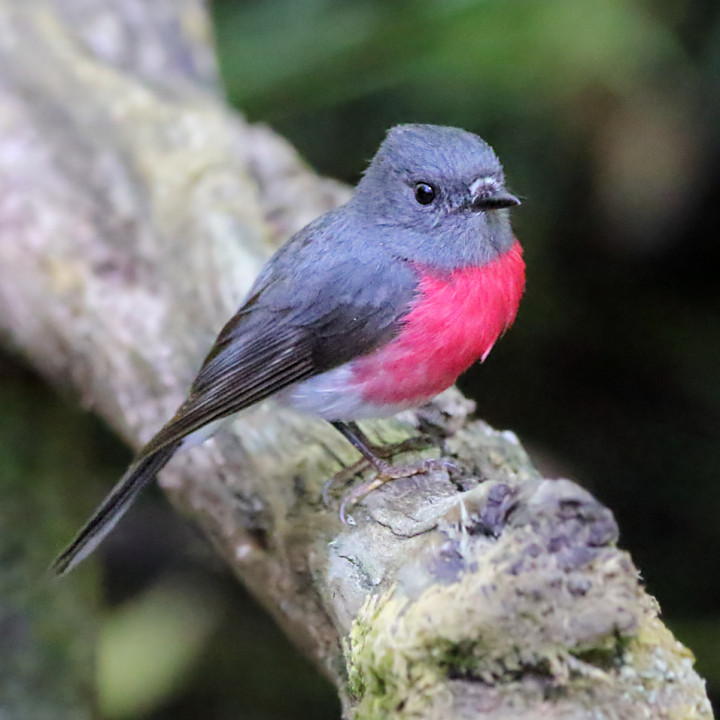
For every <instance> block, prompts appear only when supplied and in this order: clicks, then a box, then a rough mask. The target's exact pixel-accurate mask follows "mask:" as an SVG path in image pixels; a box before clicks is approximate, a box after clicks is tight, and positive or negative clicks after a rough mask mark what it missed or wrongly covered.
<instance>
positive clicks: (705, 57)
mask: <svg viewBox="0 0 720 720" xmlns="http://www.w3.org/2000/svg"><path fill="white" fill-rule="evenodd" d="M211 7H212V10H213V13H214V17H215V21H216V33H217V41H218V50H219V56H220V62H221V67H222V72H223V76H224V80H225V83H226V88H227V92H228V95H229V98H230V100H231V101H232V102H233V103H234V104H235V105H236V106H237V107H238V108H240V109H241V110H242V111H243V112H244V113H245V114H246V116H247V117H248V118H249V119H250V120H252V121H263V122H266V123H268V124H269V125H271V126H272V127H273V128H274V129H276V130H277V131H278V132H279V133H281V134H283V135H284V136H286V137H287V138H288V139H289V140H290V141H291V142H292V143H293V144H294V145H295V146H296V147H298V148H299V150H300V151H301V152H302V154H303V155H304V157H305V158H306V159H307V161H308V163H310V164H311V165H313V166H314V167H315V168H317V169H318V170H319V171H320V172H323V173H326V174H328V175H332V176H335V177H338V178H341V179H343V180H346V181H347V182H350V183H354V182H355V181H356V180H357V179H358V176H359V173H360V172H361V171H362V169H363V167H364V166H365V164H366V162H367V160H368V159H369V158H370V157H371V156H372V154H373V153H374V151H375V149H376V147H377V145H378V143H379V142H380V140H381V139H382V137H383V134H384V132H385V130H386V128H387V127H389V126H391V125H393V124H395V123H398V122H433V123H440V124H448V125H458V126H462V127H464V128H466V129H468V130H472V131H475V132H477V133H479V134H480V135H482V136H483V137H484V138H485V139H486V140H487V141H488V142H490V144H491V145H493V147H494V148H495V150H496V151H497V153H498V155H499V156H500V158H501V159H502V161H503V163H504V166H505V171H506V175H507V177H508V180H509V185H510V188H511V190H513V191H514V192H515V193H517V194H519V195H520V196H521V197H522V198H523V205H522V207H521V208H519V209H518V210H517V211H515V212H514V214H513V217H514V225H515V228H516V232H517V235H518V237H519V239H520V240H521V242H522V244H523V245H524V247H525V253H526V261H527V264H528V290H527V294H526V297H525V299H524V302H523V304H522V306H521V311H520V314H519V317H518V320H517V322H516V325H515V326H514V328H513V329H512V331H511V332H510V333H509V334H508V335H507V336H506V338H505V339H504V340H503V341H502V342H501V343H500V344H499V345H498V347H497V348H496V349H495V350H494V351H493V353H492V354H491V356H490V357H489V359H488V360H487V362H486V363H485V364H484V365H483V366H482V367H480V368H476V369H475V370H473V371H471V372H470V373H468V375H467V376H466V377H464V378H463V379H462V382H461V386H462V388H463V389H464V390H465V391H466V392H467V393H468V394H470V395H471V396H472V397H474V398H475V399H476V400H477V403H478V414H479V415H480V416H481V417H483V418H485V419H486V420H488V421H489V422H490V423H491V424H493V425H495V426H497V427H500V428H510V429H512V430H514V431H515V432H516V433H517V434H518V435H519V436H520V438H521V440H522V441H523V442H524V443H525V444H526V446H527V447H528V448H529V450H530V451H531V453H532V454H533V456H534V457H535V459H536V461H537V463H538V464H539V465H540V467H541V468H542V469H543V470H544V471H545V472H546V473H548V474H550V475H551V476H554V475H564V476H568V477H571V478H573V479H576V480H577V481H579V482H580V483H581V484H583V485H584V486H585V487H587V488H589V489H590V490H592V492H593V493H594V494H595V495H596V496H597V497H599V498H600V499H601V500H602V501H603V502H604V503H606V504H607V505H608V506H609V507H610V508H611V509H612V510H613V511H614V513H615V515H616V517H617V519H618V521H619V524H620V528H621V533H622V535H621V544H622V546H623V547H624V548H627V549H628V550H629V551H630V552H631V553H632V555H633V558H634V560H635V562H636V564H637V565H638V567H639V568H640V570H641V572H642V576H643V578H644V580H645V583H646V585H647V588H648V590H649V592H650V593H652V594H653V595H655V596H656V597H657V598H658V600H659V602H660V604H661V606H662V609H663V616H664V619H665V621H666V622H667V623H668V625H669V626H670V628H671V629H673V630H674V632H675V633H676V634H677V636H678V637H679V638H680V639H681V640H682V641H683V642H685V643H686V644H688V645H689V646H690V647H691V648H692V649H693V650H694V652H695V653H696V655H697V660H698V663H697V667H698V670H699V672H700V673H701V674H703V675H704V676H705V677H706V678H707V679H708V683H709V689H710V691H711V693H712V694H713V695H714V696H715V698H716V699H720V438H719V431H720V381H719V380H718V360H719V359H720V315H719V312H720V289H719V288H720V283H719V282H718V264H719V262H720V249H719V243H720V240H719V238H718V233H717V230H716V228H717V226H718V212H719V211H718V208H720V183H719V180H720V4H718V3H717V0H705V1H704V2H703V1H700V0H658V2H655V3H649V2H639V1H636V0H635V1H633V0H627V1H625V2H623V1H622V0H592V1H591V0H542V1H539V0H483V1H482V2H481V1H479V0H478V1H477V2H475V1H472V0H445V1H444V2H442V3H441V2H436V1H431V0H412V1H411V0H408V1H407V2H405V1H398V0H396V1H394V2H382V1H381V0H354V2H342V1H340V0H262V1H260V0H254V1H248V0H246V1H244V2H243V1H240V0H215V2H213V3H212V5H211ZM38 418H41V421H40V422H38ZM58 433H62V441H59V440H58ZM128 457H129V455H128V453H127V452H126V450H125V449H124V448H122V447H121V446H120V445H119V444H118V442H117V441H116V440H114V438H112V437H111V436H110V434H109V432H108V431H107V430H105V428H104V427H102V426H101V424H100V423H99V421H97V420H95V419H93V418H91V417H87V416H85V415H83V414H81V413H80V411H78V410H76V409H75V408H74V406H73V404H72V400H62V399H60V398H57V397H56V395H55V394H54V393H53V392H52V391H51V390H50V389H48V388H47V387H45V386H44V385H43V384H42V382H41V381H40V380H39V379H37V378H36V377H35V376H34V375H33V374H32V373H31V372H30V371H28V370H27V369H25V368H24V367H23V366H22V361H21V360H20V359H18V358H9V357H3V358H0V462H2V463H3V464H4V465H5V466H6V467H11V468H12V470H13V472H15V473H16V475H17V476H18V477H22V476H23V474H26V475H27V476H28V483H30V482H33V480H32V479H31V478H36V477H37V475H38V468H45V469H47V468H55V467H57V468H61V467H65V468H67V467H68V466H70V465H72V466H73V467H77V468H78V472H81V473H92V474H93V475H95V476H96V477H97V478H98V479H97V486H98V490H97V496H96V497H95V498H88V501H87V505H88V507H89V506H90V505H92V504H93V503H94V501H95V500H97V499H99V497H100V494H101V492H102V490H101V488H104V487H109V485H110V484H111V482H112V481H113V480H114V479H115V477H116V476H117V475H119V473H120V472H121V471H122V468H123V467H124V463H125V462H126V460H127V459H128ZM58 471H60V470H58ZM209 557H210V554H209V552H208V551H207V550H206V549H204V547H203V545H202V542H201V541H200V540H199V539H198V538H197V537H196V535H195V533H194V532H193V531H192V530H191V529H189V528H187V527H186V526H185V525H184V524H183V523H182V521H181V520H179V519H177V517H176V516H175V515H174V514H173V513H171V511H169V510H168V509H167V507H166V504H165V502H164V500H163V499H162V498H161V497H160V496H159V493H156V494H155V495H151V496H150V497H149V498H148V499H146V500H145V501H144V502H143V503H142V504H141V506H140V507H139V508H138V509H137V511H135V512H134V513H133V514H132V516H131V517H130V519H129V521H128V522H127V523H126V524H125V525H124V526H123V527H122V528H121V532H119V533H118V536H117V537H114V538H113V539H112V542H111V543H109V548H108V550H107V552H106V553H105V563H106V564H105V570H104V572H105V577H106V579H107V583H106V584H107V594H108V597H107V600H108V603H109V606H110V608H111V611H110V612H109V615H108V621H107V623H106V625H107V627H106V628H105V629H104V630H103V635H102V636H101V638H102V639H103V644H102V645H101V665H100V680H99V682H100V685H101V697H102V698H104V700H103V701H102V702H103V708H104V711H105V713H106V714H107V715H108V716H114V717H127V718H131V717H132V718H135V717H149V718H152V719H153V720H164V719H165V718H174V719H175V720H177V719H178V718H196V717H200V716H202V717H203V718H207V719H209V720H215V719H217V720H220V719H222V718H230V717H243V718H251V719H252V718H257V720H261V719H262V720H266V719H270V718H273V719H274V718H277V719H278V720H280V719H281V718H296V717H297V718H300V717H303V718H304V717H313V718H324V717H327V718H331V717H337V716H338V709H337V706H336V704H335V701H334V700H333V696H332V691H331V690H330V689H329V688H326V687H325V685H324V683H323V681H321V680H320V679H318V678H317V677H316V676H315V674H314V671H313V670H312V668H310V667H309V666H308V665H306V664H305V662H304V661H303V660H302V659H300V658H297V656H296V655H295V654H294V651H293V650H292V649H289V648H288V647H287V646H286V644H285V642H284V640H283V638H282V637H280V635H279V633H278V631H276V630H275V629H274V628H273V626H272V623H270V621H268V620H266V619H264V618H263V617H262V616H261V615H259V614H258V611H257V610H256V609H255V608H254V606H253V605H252V602H251V601H250V600H249V599H248V598H246V597H245V595H244V594H243V592H242V590H241V589H238V588H237V587H236V585H235V583H234V582H233V581H232V580H230V579H229V578H227V577H225V575H224V574H223V570H222V568H221V567H212V566H213V562H212V560H210V565H211V569H210V570H208V569H206V566H207V565H208V558H209ZM169 608H171V609H173V610H170V609H169ZM178 608H179V610H178ZM143 613H145V615H143ZM173 613H175V614H176V615H178V617H177V618H176V619H175V620H176V621H177V623H178V624H179V625H178V626H181V627H183V629H184V633H185V634H186V635H188V636H189V638H190V639H189V640H187V641H183V642H181V643H180V647H179V649H177V651H176V653H175V655H174V656H172V657H170V658H169V659H168V668H169V670H168V671H167V673H166V675H167V677H165V679H164V680H163V678H162V677H161V678H160V680H158V682H157V687H156V689H155V690H154V691H153V690H151V691H150V692H149V694H148V692H147V691H146V695H145V696H142V693H140V695H139V697H140V698H141V699H140V700H139V701H137V702H136V703H135V704H134V705H133V701H132V697H131V699H130V703H129V706H128V707H124V706H123V704H122V702H120V703H119V704H118V700H117V697H116V696H117V695H118V689H117V687H118V686H122V688H123V690H122V693H121V694H123V695H127V693H128V692H130V694H131V695H132V692H131V689H132V687H133V685H132V680H129V679H128V677H127V676H126V675H125V674H124V673H126V672H127V668H125V666H124V665H123V660H122V658H123V657H124V656H123V654H122V653H123V652H124V649H123V648H125V646H124V645H123V643H125V645H127V644H128V643H129V646H128V647H127V648H125V650H126V651H127V653H128V654H127V657H130V658H137V657H138V656H144V655H146V654H147V653H152V650H151V648H152V646H153V643H154V644H155V645H157V644H158V643H160V644H167V638H168V637H173V636H175V635H177V626H175V625H173V624H172V622H170V621H168V622H169V624H168V627H167V628H164V629H163V628H160V625H162V623H159V622H158V621H157V618H158V617H163V618H166V619H167V618H168V617H169V616H171V615H173ZM143 618H144V619H143ZM123 623H125V624H123ZM188 627H193V628H195V629H194V631H192V632H190V631H188V630H187V628H188ZM133 628H134V630H133ZM163 632H164V633H165V635H163V634H162V633H163ZM153 633H158V635H157V637H156V636H155V635H153ZM120 638H122V640H121V639H120ZM128 638H129V640H128ZM133 638H134V639H133ZM133 642H134V643H135V644H134V645H133ZM143 648H145V649H143ZM170 654H172V653H170ZM133 664H136V660H131V661H128V662H127V663H125V665H129V666H130V667H131V670H132V666H133ZM152 664H153V665H154V664H156V663H155V661H154V662H153V663H152ZM113 688H114V689H113ZM113 693H115V695H113ZM143 697H144V698H145V699H142V698H143ZM113 698H115V699H113ZM148 698H149V699H148ZM126 704H127V703H126Z"/></svg>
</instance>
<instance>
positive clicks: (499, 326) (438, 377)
mask: <svg viewBox="0 0 720 720" xmlns="http://www.w3.org/2000/svg"><path fill="white" fill-rule="evenodd" d="M420 271H421V279H420V293H419V295H418V297H417V299H416V300H415V302H414V305H413V308H412V310H411V311H410V313H409V314H408V315H407V316H406V318H405V322H404V326H403V329H402V331H401V333H400V335H398V337H396V338H395V340H393V341H392V342H391V343H390V344H389V345H387V346H385V347H384V348H381V349H379V350H376V351H375V352H373V353H371V354H370V355H367V356H365V357H363V358H360V359H358V360H356V361H355V362H354V363H353V366H352V368H353V381H354V383H357V386H358V389H359V390H360V392H361V394H362V396H363V398H364V399H365V400H366V401H368V402H371V403H376V404H393V405H406V404H407V405H415V404H421V403H422V402H424V401H426V400H429V399H430V398H432V397H434V396H435V395H437V394H438V393H439V392H442V391H443V390H445V389H446V388H448V387H450V385H452V384H453V383H454V382H455V380H456V379H457V377H458V375H460V374H461V373H462V372H464V371H465V370H467V368H469V367H470V366H471V365H472V364H473V363H474V362H476V361H477V360H484V359H485V358H486V357H487V355H488V353H489V352H490V350H491V349H492V347H493V345H494V344H495V341H496V340H497V339H498V337H500V335H501V334H502V333H503V332H504V331H505V330H506V329H507V328H508V327H509V326H510V325H511V324H512V322H513V320H514V319H515V315H516V314H517V310H518V305H519V303H520V298H521V296H522V293H523V290H524V288H525V263H524V262H523V259H522V248H521V247H520V244H519V243H518V242H517V241H515V243H514V245H513V246H512V247H511V248H510V250H509V251H508V252H506V253H505V254H503V255H501V256H500V257H498V258H496V259H495V260H493V261H492V262H490V263H488V264H487V265H484V266H482V267H469V268H462V269H459V270H454V271H452V272H450V273H445V274H442V275H440V274H438V273H433V271H431V270H428V269H426V268H420Z"/></svg>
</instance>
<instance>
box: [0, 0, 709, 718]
mask: <svg viewBox="0 0 720 720" xmlns="http://www.w3.org/2000/svg"><path fill="white" fill-rule="evenodd" d="M346 195H347V189H346V188H344V187H342V186H340V185H338V184H336V183H334V182H332V181H327V180H322V179H320V178H318V177H316V176H315V175H313V174H312V172H311V171H309V170H308V169H307V168H306V167H304V166H303V164H302V163H301V162H300V161H299V160H298V158H297V157H296V155H295V153H294V152H293V150H292V149H291V148H290V147H288V146H287V144H286V143H285V142H283V141H282V140H281V139H279V138H277V137H275V136H274V135H273V134H272V133H271V132H269V131H268V130H266V129H264V128H262V127H253V126H249V125H248V124H246V123H245V122H244V121H243V119H242V118H241V117H239V116H238V115H237V114H235V113H233V112H231V111H230V110H229V109H228V108H227V107H225V105H224V104H223V100H222V98H221V96H220V92H219V90H218V81H217V77H216V70H215V67H214V60H213V56H212V49H211V44H210V37H209V29H208V24H207V18H206V17H205V14H204V12H203V8H202V5H201V3H200V2H199V1H198V0H152V1H151V0H125V1H124V2H112V1H111V0H55V1H54V2H53V1H52V0H23V2H22V3H18V2H17V0H0V328H1V332H2V335H1V336H0V337H1V338H2V340H4V341H5V342H6V343H9V344H10V345H12V346H13V347H15V348H19V349H20V350H21V351H22V352H23V353H24V354H25V356H26V357H27V358H28V359H29V361H30V362H31V363H32V364H33V365H34V366H35V367H37V368H38V369H39V370H40V371H41V372H42V373H43V374H44V375H45V376H46V377H47V378H48V379H50V380H51V381H52V382H53V383H55V384H57V385H59V386H63V387H66V388H71V389H72V390H73V391H74V392H76V393H77V395H78V396H79V397H80V399H81V401H82V403H83V404H84V405H85V406H86V407H88V408H92V409H93V410H94V411H96V412H97V413H99V414H100V415H102V416H103V417H104V418H106V419H107V420H108V422H109V423H111V425H112V426H113V427H115V428H116V429H117V431H118V432H119V433H120V434H121V435H122V436H123V437H124V438H125V439H126V440H127V441H128V442H129V443H130V444H131V445H133V446H135V447H137V446H139V445H140V444H142V442H144V441H146V440H147V439H148V438H149V437H150V436H151V435H152V433H153V432H154V431H155V430H156V429H157V428H158V426H159V425H161V424H162V423H163V422H164V421H165V420H166V419H167V418H168V417H169V415H170V414H171V413H172V412H173V411H174V409H175V407H176V406H177V405H178V404H179V402H180V401H181V399H182V397H183V394H184V392H185V390H186V388H187V387H188V384H189V382H190V380H191V378H192V376H193V373H194V370H195V369H196V368H197V366H198V363H199V361H200V360H201V358H202V356H203V353H204V351H205V349H206V348H207V347H208V346H209V343H210V341H211V340H212V338H213V336H214V334H215V333H216V332H217V330H218V329H219V328H220V327H221V325H222V323H223V321H224V320H225V319H226V318H227V317H228V316H229V315H230V314H231V313H232V312H233V311H234V309H235V308H236V306H237V305H238V303H239V301H240V300H241V298H242V296H243V293H244V291H245V290H246V289H247V288H248V286H249V284H250V282H251V280H252V278H253V276H254V275H255V273H256V272H257V271H258V269H259V267H260V265H261V263H262V261H263V259H264V258H265V257H266V256H267V255H268V253H269V252H270V251H271V250H272V249H273V247H275V246H276V245H277V244H278V243H279V242H281V241H282V240H283V239H284V238H286V237H287V236H288V235H289V234H290V233H291V232H292V231H294V230H296V229H298V228H299V227H300V226H302V225H303V224H304V223H305V222H307V221H308V220H310V219H311V218H312V217H314V216H316V215H317V214H319V213H321V212H322V211H324V210H326V209H327V208H329V207H331V206H333V205H335V204H337V203H338V202H340V201H341V200H342V199H343V198H344V197H346ZM470 409H471V408H470V405H469V403H468V402H467V401H465V400H464V399H463V398H461V397H460V396H459V394H458V393H456V392H455V391H449V392H448V393H446V394H445V395H444V396H442V397H441V398H440V399H439V400H438V401H437V402H436V403H435V404H434V405H433V406H432V407H429V408H426V409H424V410H423V411H422V412H420V413H418V414H408V415H407V416H406V417H404V418H403V419H402V421H400V420H395V421H392V422H385V423H376V424H372V423H371V424H369V429H370V430H371V431H372V432H375V434H376V435H377V436H379V437H382V438H383V439H387V440H392V439H396V438H401V437H405V436H407V435H410V434H412V433H413V428H416V427H419V426H422V427H423V428H424V429H426V430H429V431H430V432H432V433H433V434H434V435H435V437H437V440H438V442H437V445H438V447H437V448H435V449H434V450H431V451H430V453H432V452H435V453H437V452H438V448H439V449H440V451H441V452H442V453H443V454H445V455H448V456H450V457H452V458H454V459H455V462H456V463H457V464H458V465H459V466H460V467H461V470H462V477H461V478H459V479H457V478H453V479H452V480H451V478H449V477H448V475H447V474H446V473H443V472H438V473H434V474H432V475H430V476H427V477H419V478H412V479H406V480H401V481H397V482H395V483H393V484H392V485H391V486H388V487H387V488H386V489H384V490H382V491H379V492H377V493H374V494H373V495H372V496H370V497H369V498H368V499H367V501H366V502H365V503H364V504H363V505H362V506H361V507H359V508H357V509H356V510H355V511H354V512H353V515H354V517H355V520H356V524H355V525H354V526H345V527H343V526H341V524H340V522H339V520H338V516H337V509H336V508H326V507H325V506H324V504H323V502H322V499H321V490H322V485H323V483H324V481H325V480H326V479H327V478H328V477H329V476H330V475H331V474H332V473H334V472H335V471H337V470H338V469H339V468H340V467H341V464H343V463H350V462H352V461H354V460H355V455H354V453H353V451H352V449H351V448H350V447H349V446H348V445H347V443H346V442H345V441H344V440H343V439H342V438H341V437H340V436H339V435H338V434H337V433H335V431H334V430H333V429H332V428H330V427H329V426H325V425H323V424H322V423H316V422H312V421H309V420H308V419H307V418H302V417H298V416H296V415H293V414H291V413H288V412H282V411H280V410H278V409H277V408H275V407H273V406H272V403H266V404H263V405H262V406H261V407H258V408H257V409H255V410H253V411H251V412H248V413H247V414H246V415H245V417H244V418H243V419H241V420H239V421H238V422H237V423H236V424H235V426H234V427H233V432H227V433H224V434H222V435H221V436H219V437H217V438H216V439H215V440H213V441H210V442H209V443H207V444H206V445H205V446H204V447H202V448H198V449H195V450H193V451H191V452H190V453H188V454H186V455H185V456H183V457H180V458H177V459H176V460H174V461H173V462H172V463H171V465H170V466H169V467H168V468H167V470H166V471H165V472H164V473H163V474H162V476H161V482H162V485H163V487H164V488H165V489H166V490H167V492H168V493H169V495H170V496H171V498H172V499H173V501H174V502H175V503H176V504H177V506H178V507H180V508H181V509H182V510H183V511H185V512H188V513H191V514H192V515H193V516H194V517H195V518H196V519H197V521H198V522H199V523H200V524H201V526H202V527H203V528H204V530H205V531H206V532H207V534H208V535H209V536H210V537H211V538H212V540H213V541H214V544H215V546H216V547H217V550H218V552H219V553H221V554H222V555H223V556H224V557H225V558H226V560H227V562H228V563H229V564H230V565H231V566H232V568H233V569H234V571H235V572H236V573H237V575H238V577H240V578H242V580H243V581H244V582H245V583H246V584H247V585H248V586H249V587H250V588H251V589H252V590H253V592H254V593H255V594H256V595H257V596H258V597H259V598H260V599H261V601H262V602H263V603H264V605H265V606H266V607H267V608H268V609H269V611H270V612H271V613H273V615H274V616H275V617H276V618H277V620H278V621H279V622H280V623H281V624H282V625H283V627H284V628H285V629H286V631H287V632H288V634H289V635H290V636H291V637H292V638H294V640H295V641H296V642H297V643H298V645H300V646H301V647H302V648H303V649H304V650H305V651H306V652H307V653H308V654H309V655H310V656H311V657H313V658H315V660H316V661H317V663H318V664H319V665H320V666H321V667H322V668H323V669H324V671H325V672H326V673H327V674H328V675H329V676H330V677H331V678H332V679H333V680H334V681H335V682H336V684H337V686H338V691H339V693H340V696H341V698H342V700H343V705H344V711H345V714H346V716H347V717H359V718H371V717H372V718H379V717H407V718H443V719H445V720H447V719H449V718H470V717H483V718H503V719H504V720H508V719H510V718H512V719H513V720H514V719H518V720H519V719H520V718H527V719H530V718H537V717H540V716H542V717H544V718H564V719H566V718H577V719H580V718H583V719H584V718H587V719H588V720H589V719H590V718H593V719H595V720H597V719H599V718H639V717H645V718H678V719H680V718H682V719H684V720H689V719H690V718H709V717H711V710H710V707H709V704H708V702H707V699H706V696H705V692H704V685H703V683H702V681H701V680H700V679H699V678H698V677H697V675H696V674H695V673H694V671H693V669H692V656H691V655H690V653H689V652H688V651H687V650H685V649H684V648H683V647H682V646H681V645H680V644H679V643H678V642H677V641H675V640H674V639H673V637H672V636H671V634H670V633H669V632H668V631H667V630H666V629H665V628H664V626H663V625H662V623H661V622H660V620H659V619H658V614H657V607H656V605H655V602H654V601H653V599H652V598H650V597H649V596H647V595H646V594H645V593H644V591H643V589H642V588H641V586H640V584H639V582H638V574H637V571H636V570H635V568H634V566H633V564H632V562H631V560H630V558H629V556H628V555H627V554H626V553H624V552H622V551H620V550H618V549H617V547H616V545H615V542H616V540H617V528H616V525H615V522H614V519H613V517H612V515H611V513H610V512H609V511H608V510H607V509H606V508H604V507H602V506H601V505H600V504H599V503H598V502H597V501H596V500H595V499H594V498H593V497H592V496H590V495H589V494H588V493H587V492H585V491H584V490H582V489H581V488H580V487H578V486H577V485H575V484H573V483H571V482H569V481H566V480H546V479H543V478H542V477H540V476H539V475H538V473H537V472H536V471H535V470H534V469H533V467H532V465H531V464H530V462H529V460H528V458H527V456H526V454H525V452H524V451H523V449H522V448H521V447H520V445H519V444H518V441H517V439H516V438H515V436H514V435H512V434H511V433H498V432H495V431H493V430H491V429H490V428H489V427H487V426H486V425H484V424H483V423H482V422H478V421H473V420H472V419H471V418H470V417H469V410H470ZM55 549H56V548H50V547H48V548H47V553H48V556H49V555H50V554H51V553H52V552H53V551H54V550H55ZM75 581H76V580H75V578H70V579H69V580H68V581H67V582H68V583H73V582H75Z"/></svg>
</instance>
